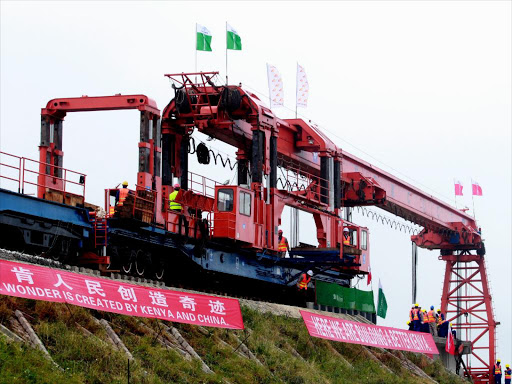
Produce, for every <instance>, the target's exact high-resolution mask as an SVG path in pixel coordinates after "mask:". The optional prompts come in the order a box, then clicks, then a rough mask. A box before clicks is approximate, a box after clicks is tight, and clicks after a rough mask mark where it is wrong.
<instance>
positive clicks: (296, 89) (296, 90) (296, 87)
mask: <svg viewBox="0 0 512 384" xmlns="http://www.w3.org/2000/svg"><path fill="white" fill-rule="evenodd" d="M298 72H299V62H297V73H296V74H295V118H297V92H298V88H299V85H298V84H297V80H298V74H299V73H298Z"/></svg>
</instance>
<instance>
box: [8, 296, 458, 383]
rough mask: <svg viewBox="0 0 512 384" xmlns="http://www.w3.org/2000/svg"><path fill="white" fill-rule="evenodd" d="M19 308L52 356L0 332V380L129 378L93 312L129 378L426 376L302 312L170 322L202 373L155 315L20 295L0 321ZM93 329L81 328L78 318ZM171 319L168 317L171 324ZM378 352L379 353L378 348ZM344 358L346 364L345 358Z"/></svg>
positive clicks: (429, 369)
mask: <svg viewBox="0 0 512 384" xmlns="http://www.w3.org/2000/svg"><path fill="white" fill-rule="evenodd" d="M15 309H19V310H21V311H22V312H23V313H24V314H25V315H26V317H27V320H29V322H30V323H31V324H32V326H33V327H34V330H35V331H36V333H37V334H38V335H39V337H40V339H41V341H42V342H43V344H44V345H45V346H46V348H47V349H48V351H49V353H50V355H51V356H52V358H53V360H54V361H55V362H56V363H57V364H58V365H59V366H60V367H61V368H62V369H63V370H62V371H61V370H59V369H57V368H55V367H54V366H53V365H52V363H51V362H49V361H48V360H46V359H44V358H43V354H42V353H41V352H39V351H37V350H34V349H32V348H30V347H28V346H25V345H23V346H20V345H19V344H15V343H11V344H9V343H7V342H6V340H7V339H6V338H4V337H3V336H0V383H52V384H53V383H66V384H67V383H127V382H128V381H127V368H128V367H127V365H128V364H127V362H128V361H127V358H126V356H125V355H124V354H123V353H122V352H120V351H117V350H115V349H114V348H112V346H111V344H109V343H107V342H106V340H107V336H106V334H105V331H104V330H103V328H102V327H101V326H100V325H98V324H97V323H96V322H95V321H93V319H92V316H97V317H103V318H105V319H106V320H108V321H109V322H110V324H111V326H112V328H113V329H114V330H115V331H116V333H117V334H118V335H119V337H120V338H121V340H122V341H123V342H124V344H125V345H126V347H127V348H128V350H129V351H130V352H131V353H132V354H133V356H134V358H135V362H133V363H131V365H130V383H232V384H234V383H255V384H256V383H258V384H259V383H315V384H316V383H350V384H355V383H365V384H366V383H427V382H429V381H428V380H426V379H422V378H419V377H418V376H415V375H413V374H412V373H411V372H409V371H408V370H407V369H405V368H403V367H402V366H401V364H400V363H399V362H398V361H397V360H396V359H393V358H392V357H390V356H387V357H386V355H382V356H380V358H381V361H382V362H383V363H384V364H385V365H386V366H387V367H388V368H389V369H390V370H391V371H392V372H393V373H390V372H389V371H387V369H385V368H383V367H382V366H381V365H380V364H379V363H378V362H376V361H373V360H371V359H369V358H368V355H367V353H368V352H367V351H365V349H364V348H363V347H361V346H359V345H353V344H345V343H335V342H330V341H326V340H321V339H315V338H311V337H310V336H309V334H308V333H307V330H306V328H305V326H304V324H303V322H302V320H300V319H293V318H288V317H283V316H275V315H272V314H269V313H259V312H256V311H253V310H250V309H248V308H245V307H242V311H243V316H244V322H245V326H246V328H247V329H248V330H249V331H237V332H235V331H228V330H222V329H214V328H208V331H209V334H206V335H205V334H204V332H200V331H201V330H200V329H199V328H198V327H195V326H189V325H184V324H172V325H173V326H175V327H176V328H177V329H178V330H179V331H180V332H181V334H182V335H183V337H184V338H185V339H186V340H187V341H188V342H189V343H190V344H191V345H192V346H193V348H194V349H195V350H196V352H197V353H198V354H199V355H200V356H201V357H202V359H203V360H204V362H205V363H206V364H207V365H208V366H209V367H210V368H211V369H212V370H213V371H214V374H207V373H204V372H203V371H202V370H201V364H200V362H199V361H197V360H193V361H187V360H185V359H183V358H182V357H181V355H180V354H179V353H177V352H175V351H174V350H172V349H166V348H164V347H163V346H162V345H161V344H160V343H159V342H158V340H156V339H155V337H154V336H153V335H151V334H146V333H145V330H144V328H143V327H141V326H140V324H139V323H138V321H143V322H144V323H145V324H146V325H147V326H149V327H151V328H152V329H154V330H156V331H157V332H158V331H159V327H161V322H159V321H156V320H149V319H139V318H133V317H128V316H121V315H113V314H109V313H104V312H94V311H90V310H88V309H84V308H80V307H74V306H67V305H65V304H55V303H48V302H42V301H33V300H26V299H15V298H10V297H5V296H1V297H0V322H1V323H2V324H4V325H6V326H7V327H10V324H9V318H10V317H12V316H13V311H14V310H15ZM77 324H79V325H80V326H82V327H84V328H86V329H87V330H89V331H90V332H92V333H93V334H94V336H91V335H89V336H87V335H86V334H85V333H84V332H83V330H81V329H79V327H78V326H77ZM169 325H170V324H169ZM235 335H236V336H237V337H238V338H239V339H240V340H242V341H244V342H245V344H246V345H247V346H248V347H249V349H250V350H251V351H252V352H253V353H254V355H256V356H257V358H258V359H259V360H260V362H261V363H262V364H261V365H260V364H258V362H256V361H254V360H250V359H246V358H244V357H242V356H240V355H239V354H238V353H235V352H234V351H233V348H231V347H230V346H227V345H225V344H223V343H221V342H219V339H221V340H223V341H225V342H226V343H228V344H230V345H231V346H232V347H234V348H236V347H238V346H239V342H238V341H237V340H236V337H235ZM376 354H377V355H379V354H378V353H376ZM408 357H409V358H410V359H411V360H414V362H415V363H416V364H417V365H418V366H419V367H421V368H423V369H424V371H425V372H426V373H428V374H429V375H431V376H432V378H433V379H434V380H436V381H438V382H439V383H459V382H460V383H462V382H463V381H462V380H460V379H459V378H457V377H455V376H453V375H450V374H448V373H447V372H446V371H445V370H444V368H443V367H442V365H441V364H440V363H438V362H436V363H432V361H430V360H429V359H428V358H426V357H424V356H421V355H413V354H409V355H408ZM347 362H348V364H347Z"/></svg>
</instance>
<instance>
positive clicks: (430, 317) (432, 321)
mask: <svg viewBox="0 0 512 384" xmlns="http://www.w3.org/2000/svg"><path fill="white" fill-rule="evenodd" d="M427 322H428V330H429V332H430V334H431V335H432V336H437V326H436V313H435V311H434V306H433V305H431V306H430V311H428V312H427Z"/></svg>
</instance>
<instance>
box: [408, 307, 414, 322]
mask: <svg viewBox="0 0 512 384" xmlns="http://www.w3.org/2000/svg"><path fill="white" fill-rule="evenodd" d="M412 310H413V308H411V310H410V311H409V321H412Z"/></svg>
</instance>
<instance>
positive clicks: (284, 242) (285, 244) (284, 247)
mask: <svg viewBox="0 0 512 384" xmlns="http://www.w3.org/2000/svg"><path fill="white" fill-rule="evenodd" d="M277 250H278V251H279V252H286V251H287V250H288V240H286V237H284V236H281V241H280V242H279V244H277Z"/></svg>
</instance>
